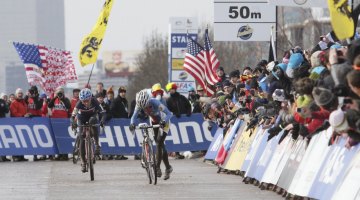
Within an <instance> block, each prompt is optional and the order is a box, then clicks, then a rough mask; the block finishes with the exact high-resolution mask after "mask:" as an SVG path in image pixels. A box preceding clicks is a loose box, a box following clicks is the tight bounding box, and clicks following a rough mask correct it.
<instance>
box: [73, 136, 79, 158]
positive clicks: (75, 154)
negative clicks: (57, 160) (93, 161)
mask: <svg viewBox="0 0 360 200" xmlns="http://www.w3.org/2000/svg"><path fill="white" fill-rule="evenodd" d="M72 154H73V158H72V161H73V163H74V164H76V163H77V162H78V161H79V160H80V136H79V135H77V136H76V139H75V144H74V148H73V152H72Z"/></svg>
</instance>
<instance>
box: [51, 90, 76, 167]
mask: <svg viewBox="0 0 360 200" xmlns="http://www.w3.org/2000/svg"><path fill="white" fill-rule="evenodd" d="M48 108H50V109H51V116H50V117H51V118H69V109H70V108H71V104H70V100H69V99H68V98H66V97H65V92H64V88H62V87H58V88H56V90H55V94H54V98H52V99H51V100H50V102H49V104H48ZM68 159H69V158H68V155H67V154H59V156H58V157H57V158H56V160H65V161H66V160H68Z"/></svg>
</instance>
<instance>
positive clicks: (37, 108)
mask: <svg viewBox="0 0 360 200" xmlns="http://www.w3.org/2000/svg"><path fill="white" fill-rule="evenodd" d="M24 99H25V102H26V104H27V106H28V112H29V113H30V114H31V116H34V117H41V114H42V113H41V108H42V105H43V100H42V99H40V97H39V92H38V89H37V87H36V86H31V88H30V89H29V90H28V95H26V96H25V98H24Z"/></svg>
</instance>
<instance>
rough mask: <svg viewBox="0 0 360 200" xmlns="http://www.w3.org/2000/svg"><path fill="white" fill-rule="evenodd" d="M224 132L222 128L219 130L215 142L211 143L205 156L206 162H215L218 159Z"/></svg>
mask: <svg viewBox="0 0 360 200" xmlns="http://www.w3.org/2000/svg"><path fill="white" fill-rule="evenodd" d="M223 132H224V129H222V128H218V129H217V131H216V133H215V136H214V139H213V141H212V142H211V144H210V146H209V148H208V150H207V152H206V155H205V160H214V159H215V157H216V154H217V152H218V151H219V149H220V147H221V144H222V142H223V135H224V134H223Z"/></svg>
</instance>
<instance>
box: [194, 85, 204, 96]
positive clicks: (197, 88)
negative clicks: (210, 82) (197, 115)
mask: <svg viewBox="0 0 360 200" xmlns="http://www.w3.org/2000/svg"><path fill="white" fill-rule="evenodd" d="M196 93H197V94H198V95H199V96H200V97H203V96H205V93H204V88H203V87H202V86H201V85H200V84H198V85H197V86H196Z"/></svg>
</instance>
